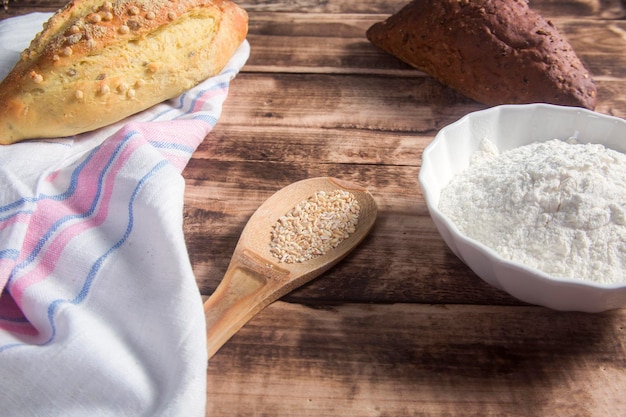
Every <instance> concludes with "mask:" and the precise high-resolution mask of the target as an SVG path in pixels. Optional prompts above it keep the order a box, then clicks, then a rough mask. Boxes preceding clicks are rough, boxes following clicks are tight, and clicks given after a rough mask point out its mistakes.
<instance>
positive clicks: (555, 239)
mask: <svg viewBox="0 0 626 417" xmlns="http://www.w3.org/2000/svg"><path fill="white" fill-rule="evenodd" d="M439 208H440V209H441V211H443V212H444V213H445V214H446V215H447V216H448V217H450V219H451V220H452V221H453V222H454V223H455V224H456V226H457V227H458V228H459V230H461V232H463V233H464V234H465V235H467V236H469V237H471V238H473V239H475V240H478V241H480V242H481V243H483V244H485V245H486V246H488V247H490V248H492V249H493V250H495V251H496V252H498V253H499V254H500V255H501V256H502V257H504V258H505V259H509V260H511V261H516V262H519V263H522V264H524V265H527V266H529V267H533V268H536V269H539V270H542V271H544V272H546V273H548V274H551V275H554V276H559V277H568V278H573V279H581V280H589V281H594V282H598V283H605V284H608V283H617V282H624V281H626V274H625V272H626V155H624V154H622V153H620V152H616V151H614V150H611V149H608V148H606V147H604V146H603V145H598V144H580V143H575V142H570V141H562V140H557V139H554V140H551V141H548V142H542V143H533V144H530V145H526V146H522V147H518V148H515V149H511V150H509V151H505V152H502V153H501V154H499V153H498V151H497V149H496V147H495V145H493V143H491V142H489V141H486V140H485V141H484V142H483V143H482V144H481V149H479V150H478V151H477V152H475V153H474V155H472V161H471V163H470V166H469V167H468V168H467V169H466V170H465V171H463V172H462V173H460V174H458V175H456V176H455V177H454V178H453V179H452V181H451V182H450V183H449V184H448V185H447V186H446V187H445V188H444V189H443V190H442V193H441V198H440V202H439Z"/></svg>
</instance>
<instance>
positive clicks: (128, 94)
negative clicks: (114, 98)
mask: <svg viewBox="0 0 626 417" xmlns="http://www.w3.org/2000/svg"><path fill="white" fill-rule="evenodd" d="M126 97H128V98H135V89H134V88H131V89H130V90H128V91H127V92H126Z"/></svg>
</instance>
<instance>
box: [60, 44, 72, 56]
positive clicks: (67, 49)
mask: <svg viewBox="0 0 626 417" xmlns="http://www.w3.org/2000/svg"><path fill="white" fill-rule="evenodd" d="M61 55H63V56H70V55H72V48H70V47H69V46H68V47H65V48H63V50H62V51H61Z"/></svg>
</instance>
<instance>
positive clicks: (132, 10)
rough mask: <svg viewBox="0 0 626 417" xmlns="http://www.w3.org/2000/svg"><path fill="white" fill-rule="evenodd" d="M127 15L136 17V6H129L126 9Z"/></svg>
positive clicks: (137, 12) (137, 11) (137, 10)
mask: <svg viewBox="0 0 626 417" xmlns="http://www.w3.org/2000/svg"><path fill="white" fill-rule="evenodd" d="M128 14H129V15H131V16H137V15H138V14H139V8H138V7H137V6H130V7H129V8H128Z"/></svg>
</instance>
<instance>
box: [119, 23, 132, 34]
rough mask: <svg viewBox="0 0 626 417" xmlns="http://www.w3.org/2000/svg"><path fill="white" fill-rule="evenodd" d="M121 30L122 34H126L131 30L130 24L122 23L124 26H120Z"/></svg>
mask: <svg viewBox="0 0 626 417" xmlns="http://www.w3.org/2000/svg"><path fill="white" fill-rule="evenodd" d="M119 32H120V33H121V34H122V35H126V34H127V33H129V32H130V28H129V27H128V26H126V25H122V26H120V28H119Z"/></svg>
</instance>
